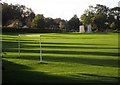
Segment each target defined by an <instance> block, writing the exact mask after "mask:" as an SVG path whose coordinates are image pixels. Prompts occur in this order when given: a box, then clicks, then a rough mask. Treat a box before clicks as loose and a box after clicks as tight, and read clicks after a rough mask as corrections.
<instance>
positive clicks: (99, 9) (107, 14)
mask: <svg viewBox="0 0 120 85" xmlns="http://www.w3.org/2000/svg"><path fill="white" fill-rule="evenodd" d="M1 4H2V24H3V27H7V26H8V25H9V24H11V23H13V22H14V21H15V20H18V21H19V22H21V23H22V26H27V27H28V28H37V29H40V28H42V29H61V30H63V31H79V26H80V25H84V26H87V25H89V24H91V25H92V30H93V31H106V30H117V31H118V30H120V7H114V8H109V7H106V6H105V5H100V4H97V5H96V6H95V7H93V6H89V8H88V9H87V10H85V12H84V14H82V15H81V16H80V18H78V17H77V15H76V14H75V15H74V16H73V17H72V18H71V19H70V20H64V19H61V18H56V19H53V18H51V17H44V15H43V14H37V15H36V14H35V13H34V11H33V10H32V9H31V8H28V7H26V6H24V5H19V4H16V5H12V4H10V5H9V4H7V3H1ZM18 26H19V23H18V24H17V25H14V27H16V28H18Z"/></svg>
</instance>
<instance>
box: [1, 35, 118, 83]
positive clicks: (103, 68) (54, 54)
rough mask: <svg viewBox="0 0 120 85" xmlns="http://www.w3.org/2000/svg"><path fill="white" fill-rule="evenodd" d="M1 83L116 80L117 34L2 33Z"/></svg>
mask: <svg viewBox="0 0 120 85" xmlns="http://www.w3.org/2000/svg"><path fill="white" fill-rule="evenodd" d="M2 38H3V41H2V42H3V43H2V45H3V59H2V60H3V68H4V69H3V83H117V82H118V78H119V76H118V69H119V67H118V61H119V59H118V34H117V33H92V34H80V33H62V34H59V33H49V34H47V33H46V34H42V56H43V63H40V61H39V49H40V48H39V34H28V35H22V36H21V37H20V40H21V53H20V57H19V56H18V55H19V54H18V35H17V34H3V35H2Z"/></svg>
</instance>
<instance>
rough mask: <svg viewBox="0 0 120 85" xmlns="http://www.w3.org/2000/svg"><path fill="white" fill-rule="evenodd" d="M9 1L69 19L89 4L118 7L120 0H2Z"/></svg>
mask: <svg viewBox="0 0 120 85" xmlns="http://www.w3.org/2000/svg"><path fill="white" fill-rule="evenodd" d="M2 1H6V2H7V3H12V4H21V5H25V6H27V7H29V8H32V10H33V11H34V12H35V13H36V14H44V16H45V17H52V18H62V19H67V20H69V19H70V18H71V17H73V15H74V14H77V16H78V17H80V15H81V14H83V13H84V10H86V9H88V6H89V5H93V6H95V5H96V4H102V5H106V6H107V7H110V8H112V7H116V6H118V2H119V1H120V0H2Z"/></svg>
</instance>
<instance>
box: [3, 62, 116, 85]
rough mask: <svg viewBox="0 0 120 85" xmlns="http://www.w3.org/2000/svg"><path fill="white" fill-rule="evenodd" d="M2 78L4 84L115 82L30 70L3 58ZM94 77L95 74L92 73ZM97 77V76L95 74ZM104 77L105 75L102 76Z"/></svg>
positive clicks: (103, 84)
mask: <svg viewBox="0 0 120 85" xmlns="http://www.w3.org/2000/svg"><path fill="white" fill-rule="evenodd" d="M3 67H4V70H3V78H2V82H3V85H4V84H12V85H13V84H42V83H43V84H49V83H50V84H56V83H60V84H70V83H80V84H85V85H86V84H88V83H89V84H91V85H96V84H97V85H110V84H112V85H113V84H116V83H117V82H112V81H103V80H92V79H90V78H89V79H85V78H84V77H82V76H81V77H79V79H78V78H75V77H74V76H73V77H64V76H56V75H50V74H47V73H44V72H36V71H30V70H31V69H32V68H30V67H28V66H24V65H20V64H16V63H13V62H10V61H6V60H3ZM77 75H87V74H77ZM92 77H96V75H92ZM97 77H98V76H97ZM104 78H105V76H104Z"/></svg>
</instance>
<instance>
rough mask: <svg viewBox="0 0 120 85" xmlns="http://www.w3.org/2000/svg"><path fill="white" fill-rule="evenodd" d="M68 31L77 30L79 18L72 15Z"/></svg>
mask: <svg viewBox="0 0 120 85" xmlns="http://www.w3.org/2000/svg"><path fill="white" fill-rule="evenodd" d="M68 24H69V30H76V31H78V30H79V26H80V24H81V22H80V20H79V18H78V17H77V15H74V16H73V17H72V18H71V19H70V20H69V21H68Z"/></svg>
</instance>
